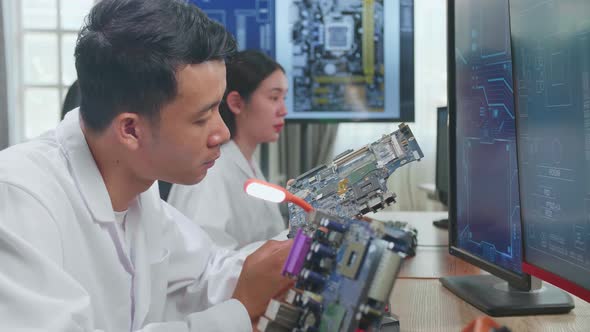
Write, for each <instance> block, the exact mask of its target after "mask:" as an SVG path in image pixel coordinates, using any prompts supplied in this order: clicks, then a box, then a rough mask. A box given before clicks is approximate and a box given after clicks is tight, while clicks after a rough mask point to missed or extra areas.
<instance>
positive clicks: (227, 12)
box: [190, 0, 275, 58]
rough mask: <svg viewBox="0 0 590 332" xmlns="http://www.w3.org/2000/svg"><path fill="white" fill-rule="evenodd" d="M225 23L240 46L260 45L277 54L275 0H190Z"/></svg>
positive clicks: (252, 47)
mask: <svg viewBox="0 0 590 332" xmlns="http://www.w3.org/2000/svg"><path fill="white" fill-rule="evenodd" d="M190 2H192V3H194V4H195V5H197V7H199V8H201V9H202V10H203V11H204V12H205V13H206V14H207V15H208V16H209V17H210V18H212V19H214V20H216V21H218V22H219V23H221V24H223V26H225V27H226V28H227V29H228V30H229V31H230V32H231V33H232V34H233V35H234V36H235V37H236V40H237V42H238V48H239V49H240V50H244V49H257V50H261V51H263V52H264V53H266V54H268V55H269V56H271V57H273V58H274V57H275V0H190Z"/></svg>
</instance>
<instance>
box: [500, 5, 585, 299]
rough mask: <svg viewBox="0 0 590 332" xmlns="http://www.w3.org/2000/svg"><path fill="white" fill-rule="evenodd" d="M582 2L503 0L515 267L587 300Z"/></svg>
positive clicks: (583, 6) (583, 23) (583, 27)
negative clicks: (514, 160) (519, 227)
mask: <svg viewBox="0 0 590 332" xmlns="http://www.w3.org/2000/svg"><path fill="white" fill-rule="evenodd" d="M588 13H590V2H589V1H574V0H560V1H545V2H539V1H535V0H511V2H510V18H511V25H512V45H513V48H514V54H515V57H514V77H515V82H518V84H517V86H516V89H515V92H516V96H517V115H518V121H517V124H518V151H519V169H520V188H521V200H522V220H523V226H524V244H525V246H524V253H525V255H524V256H525V257H524V261H525V263H524V264H523V269H524V270H525V271H526V272H528V273H530V274H531V275H536V276H538V277H539V278H542V279H544V280H548V281H551V282H552V283H554V284H556V285H557V286H559V287H562V288H564V289H566V290H568V291H569V292H571V293H573V294H575V295H577V296H579V297H581V298H584V299H585V300H586V301H590V278H588V276H589V275H590V21H589V20H588Z"/></svg>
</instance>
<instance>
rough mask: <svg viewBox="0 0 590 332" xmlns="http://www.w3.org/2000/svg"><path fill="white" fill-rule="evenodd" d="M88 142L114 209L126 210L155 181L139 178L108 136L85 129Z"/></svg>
mask: <svg viewBox="0 0 590 332" xmlns="http://www.w3.org/2000/svg"><path fill="white" fill-rule="evenodd" d="M84 136H85V137H86V142H87V143H88V147H89V149H90V152H91V153H92V156H93V158H94V161H95V162H96V166H97V167H98V170H99V172H100V174H101V175H102V179H103V181H104V184H105V186H106V188H107V192H108V193H109V198H110V199H111V204H112V207H113V210H114V211H125V210H127V209H128V208H129V205H130V204H131V203H132V201H133V200H134V199H135V198H136V197H137V196H138V195H139V194H141V193H142V192H144V191H146V190H147V189H149V187H150V186H151V185H152V184H153V182H150V181H145V180H141V179H139V178H138V177H137V176H135V175H134V174H133V172H131V170H130V169H129V168H128V167H127V165H126V163H125V159H123V158H121V153H120V151H117V149H116V145H115V144H112V143H109V142H108V139H107V138H102V137H96V136H95V135H93V134H88V133H87V132H86V131H85V130H84Z"/></svg>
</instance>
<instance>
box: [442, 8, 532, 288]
mask: <svg viewBox="0 0 590 332" xmlns="http://www.w3.org/2000/svg"><path fill="white" fill-rule="evenodd" d="M455 69H456V63H455V0H447V75H448V76H447V77H448V83H447V84H448V87H447V93H448V114H449V253H450V254H451V255H453V256H455V257H458V258H460V259H462V260H464V261H466V262H467V263H469V264H472V265H474V266H477V267H479V268H480V269H482V270H485V271H487V272H489V273H491V274H493V275H495V276H497V277H499V278H501V279H504V280H506V281H507V282H508V283H509V285H510V286H512V287H514V288H517V289H521V290H530V289H531V276H530V275H528V274H526V273H524V271H523V273H522V274H518V273H516V272H513V271H510V270H508V269H506V268H503V267H500V266H498V265H496V264H492V263H490V262H488V261H486V260H484V259H483V258H480V257H478V256H476V255H473V254H471V253H469V252H468V251H466V250H464V249H462V248H460V247H458V245H457V199H456V195H457V183H456V182H457V181H456V180H457V162H456V156H457V151H456V144H457V140H456V119H457V116H456V105H457V101H456V88H455V86H456V85H455V83H456V75H455ZM521 232H522V223H521ZM521 234H522V233H521ZM521 245H522V249H523V250H524V244H523V243H522V242H521Z"/></svg>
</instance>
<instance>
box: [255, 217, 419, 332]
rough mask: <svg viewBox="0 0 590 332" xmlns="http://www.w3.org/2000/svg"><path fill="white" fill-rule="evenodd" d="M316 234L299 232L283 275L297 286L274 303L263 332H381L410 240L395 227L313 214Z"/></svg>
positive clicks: (261, 327) (260, 325)
mask: <svg viewBox="0 0 590 332" xmlns="http://www.w3.org/2000/svg"><path fill="white" fill-rule="evenodd" d="M306 219H307V222H308V223H310V224H313V225H315V227H313V229H315V230H314V231H309V229H311V228H309V229H308V231H306V230H304V229H303V228H299V229H298V230H297V234H296V236H295V239H294V242H293V247H292V249H291V251H290V253H289V257H288V258H287V261H286V262H285V266H284V269H283V275H286V276H289V277H291V278H293V279H294V280H296V284H295V287H294V288H292V289H291V290H289V292H288V294H287V296H286V298H285V299H282V300H272V301H271V302H270V304H269V305H268V307H267V310H266V312H265V314H264V316H263V317H261V319H260V320H259V323H258V329H259V330H260V331H262V332H282V331H285V332H286V331H296V332H299V331H301V332H303V331H306V332H311V331H321V332H332V331H334V332H335V331H378V330H379V326H380V323H381V319H382V316H383V313H384V310H385V307H386V305H387V304H388V302H389V296H390V293H391V290H392V288H393V284H394V282H395V280H396V278H397V275H398V273H399V269H400V266H401V264H402V262H403V258H404V257H405V256H406V255H407V253H408V252H409V250H410V249H411V243H412V236H413V235H412V234H411V233H410V232H407V231H405V230H403V229H399V228H397V227H394V226H393V224H387V223H382V222H379V221H372V222H366V221H361V220H357V219H350V218H341V217H338V216H333V215H329V214H326V213H324V212H321V211H318V210H313V211H312V212H310V213H308V214H306Z"/></svg>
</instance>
